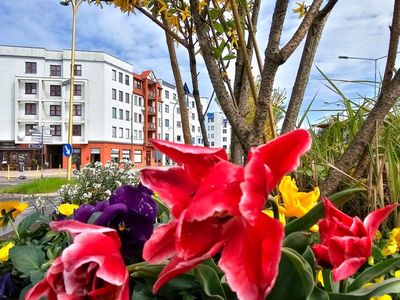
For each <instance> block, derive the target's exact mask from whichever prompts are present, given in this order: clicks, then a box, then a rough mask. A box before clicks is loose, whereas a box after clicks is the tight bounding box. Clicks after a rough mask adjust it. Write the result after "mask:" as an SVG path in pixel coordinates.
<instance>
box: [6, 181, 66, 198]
mask: <svg viewBox="0 0 400 300" xmlns="http://www.w3.org/2000/svg"><path fill="white" fill-rule="evenodd" d="M67 183H71V181H68V180H67V179H66V178H58V177H47V178H41V179H35V180H34V181H30V182H24V183H21V184H19V185H15V186H10V187H8V188H4V189H0V193H6V194H42V193H53V192H57V191H58V190H59V189H60V187H61V186H62V185H63V184H67Z"/></svg>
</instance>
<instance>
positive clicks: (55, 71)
mask: <svg viewBox="0 0 400 300" xmlns="http://www.w3.org/2000/svg"><path fill="white" fill-rule="evenodd" d="M50 76H61V66H60V65H50Z"/></svg>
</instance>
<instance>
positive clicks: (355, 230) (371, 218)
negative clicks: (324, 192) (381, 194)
mask: <svg viewBox="0 0 400 300" xmlns="http://www.w3.org/2000/svg"><path fill="white" fill-rule="evenodd" d="M323 201H324V207H325V218H324V219H322V220H321V221H320V222H319V223H318V225H319V233H320V242H321V243H320V244H318V245H314V246H313V247H312V249H313V251H314V254H315V256H316V257H317V261H318V263H319V264H320V265H321V266H323V267H327V268H333V280H334V281H339V280H343V279H346V278H348V277H349V276H351V275H354V274H355V273H356V272H357V271H358V269H359V268H360V267H361V266H362V265H363V264H364V263H365V262H366V261H367V260H368V257H369V256H370V255H371V249H372V238H373V236H374V234H375V232H376V230H377V229H378V227H379V225H380V224H381V223H382V222H383V221H384V220H385V219H386V218H387V217H388V216H389V214H390V213H391V212H392V211H393V210H394V209H395V208H396V207H397V204H392V205H388V206H385V207H384V208H381V209H378V210H376V211H373V212H372V213H370V214H369V215H368V216H367V217H366V218H365V220H364V222H362V221H361V220H360V219H359V218H358V217H354V218H351V217H349V216H348V215H346V214H344V213H342V212H341V211H340V210H338V209H337V208H336V207H335V206H334V205H333V204H332V202H330V201H329V200H328V199H327V198H324V199H323Z"/></svg>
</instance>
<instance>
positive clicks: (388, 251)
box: [381, 239, 399, 256]
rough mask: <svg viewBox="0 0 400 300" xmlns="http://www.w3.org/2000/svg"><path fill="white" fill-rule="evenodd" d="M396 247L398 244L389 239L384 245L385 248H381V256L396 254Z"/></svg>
mask: <svg viewBox="0 0 400 300" xmlns="http://www.w3.org/2000/svg"><path fill="white" fill-rule="evenodd" d="M398 247H399V246H398V244H397V243H396V241H395V240H393V239H389V240H388V241H387V244H386V246H385V248H383V249H382V251H381V252H382V255H383V256H389V255H392V254H395V253H396V252H397V250H398Z"/></svg>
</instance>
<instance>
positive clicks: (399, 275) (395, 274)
mask: <svg viewBox="0 0 400 300" xmlns="http://www.w3.org/2000/svg"><path fill="white" fill-rule="evenodd" d="M394 277H396V278H400V270H397V271H396V272H394Z"/></svg>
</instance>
